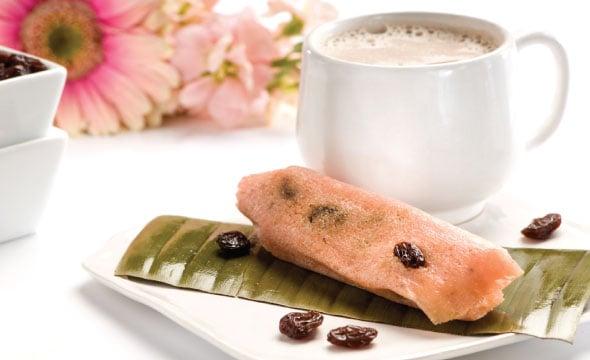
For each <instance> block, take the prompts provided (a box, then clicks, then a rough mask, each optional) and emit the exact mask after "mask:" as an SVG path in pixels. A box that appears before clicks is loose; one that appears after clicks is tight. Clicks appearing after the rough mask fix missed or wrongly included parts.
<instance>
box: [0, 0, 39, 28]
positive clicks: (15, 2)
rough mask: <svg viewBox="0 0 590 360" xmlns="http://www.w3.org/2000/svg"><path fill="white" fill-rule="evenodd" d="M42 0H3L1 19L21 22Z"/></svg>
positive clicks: (0, 10) (0, 7) (0, 8)
mask: <svg viewBox="0 0 590 360" xmlns="http://www.w3.org/2000/svg"><path fill="white" fill-rule="evenodd" d="M39 1H40V0H1V1H0V19H5V20H9V21H13V22H15V23H19V25H20V22H21V21H22V20H23V19H24V17H25V16H26V15H27V13H28V12H29V11H30V10H31V9H32V8H33V7H34V6H35V5H36V4H37V3H38V2H39Z"/></svg>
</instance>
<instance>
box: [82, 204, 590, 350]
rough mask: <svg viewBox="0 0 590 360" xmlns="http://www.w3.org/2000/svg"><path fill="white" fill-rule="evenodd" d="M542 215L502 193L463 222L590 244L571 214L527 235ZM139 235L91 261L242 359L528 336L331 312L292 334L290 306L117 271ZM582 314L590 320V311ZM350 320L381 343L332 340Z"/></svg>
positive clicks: (108, 278) (501, 235)
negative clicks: (310, 333) (286, 322)
mask: <svg viewBox="0 0 590 360" xmlns="http://www.w3.org/2000/svg"><path fill="white" fill-rule="evenodd" d="M540 215H543V214H536V213H534V212H531V210H527V209H526V207H524V206H521V205H519V204H516V203H515V202H514V201H512V200H510V199H507V198H500V197H498V198H496V200H495V201H494V202H493V203H491V204H489V205H488V206H487V208H486V210H485V211H484V213H483V214H482V215H480V216H479V217H478V218H476V219H475V220H473V221H471V222H469V223H467V224H465V225H464V226H463V227H465V228H466V229H468V230H470V231H472V232H474V233H477V234H480V235H482V236H484V237H486V238H488V239H490V240H492V241H496V242H499V243H501V244H502V245H506V246H520V247H522V246H535V247H538V246H543V247H553V248H580V249H586V248H587V247H588V245H587V243H588V240H589V239H588V237H589V234H588V228H587V227H585V226H582V225H578V224H573V223H569V222H567V221H564V223H563V224H562V226H561V228H560V230H558V231H557V232H556V234H555V235H556V236H555V237H554V238H553V239H552V240H549V241H547V242H544V243H532V242H529V241H527V240H523V239H522V238H521V237H520V235H519V230H520V228H521V227H523V226H524V225H526V224H527V223H528V222H529V221H530V220H531V217H533V216H540ZM136 234H137V231H130V232H126V233H121V234H119V235H117V236H115V237H114V238H112V239H111V240H110V241H109V242H108V243H107V244H106V245H105V246H104V248H102V249H101V250H100V251H99V252H98V253H96V254H95V255H93V256H91V257H90V258H89V259H87V260H86V261H85V262H84V264H83V266H84V268H85V269H86V270H87V271H88V272H89V273H90V274H91V275H92V276H93V277H95V278H96V279H97V280H98V281H100V282H101V283H103V284H105V285H106V286H108V287H110V288H112V289H114V290H116V291H118V292H120V293H121V294H123V295H125V296H127V297H129V298H131V299H133V300H136V301H138V302H140V303H142V304H145V305H147V306H149V307H151V308H153V309H155V310H156V311H159V312H160V313H162V314H164V315H165V316H167V317H168V318H170V319H171V320H173V321H175V322H177V323H178V324H180V325H181V326H183V327H185V328H186V329H188V330H189V331H191V332H193V333H195V334H196V335H198V336H200V337H202V338H203V339H205V340H206V341H208V342H210V343H212V344H213V345H215V346H217V347H219V348H220V349H221V350H223V351H225V352H227V353H228V354H230V355H232V356H234V357H236V358H238V359H259V360H275V359H284V360H300V359H309V360H316V359H317V360H319V359H322V360H330V359H338V360H341V359H347V360H348V359H350V360H381V359H382V360H385V359H387V360H391V359H398V360H402V359H448V358H451V357H455V356H460V355H465V354H470V353H474V352H478V351H483V350H487V349H490V348H494V347H498V346H502V345H506V344H511V343H515V342H519V341H523V340H526V339H527V338H528V337H527V336H524V335H515V334H502V335H494V336H477V337H471V336H456V335H447V334H439V333H433V332H427V331H420V330H410V329H404V328H399V327H395V326H391V325H384V324H375V323H367V322H363V321H357V320H350V319H345V318H341V317H336V316H329V315H328V316H325V317H324V324H323V325H322V326H321V327H320V328H319V331H318V333H317V334H316V336H315V338H313V339H310V340H306V341H302V342H301V341H292V340H290V339H287V338H286V337H284V336H282V335H280V334H279V331H278V321H279V319H280V318H281V317H282V316H283V315H284V314H286V313H287V312H288V311H289V310H288V309H287V308H285V307H281V306H276V305H270V304H263V303H258V302H255V301H249V300H242V299H237V298H231V297H226V296H219V295H211V294H206V293H202V292H199V291H193V290H185V289H178V288H173V287H170V286H166V285H161V284H157V283H154V282H148V281H140V280H129V279H126V278H122V277H117V276H114V275H113V272H114V270H115V267H116V266H117V264H118V262H119V259H120V258H121V256H122V255H123V253H124V252H125V250H126V249H127V246H128V245H129V243H130V242H131V241H132V240H133V238H134V237H135V235H136ZM500 239H501V241H500ZM581 321H582V322H590V313H589V312H588V311H586V312H585V313H584V315H583V316H582V319H581ZM345 324H359V325H366V326H371V327H374V328H376V329H377V330H378V331H379V336H378V337H377V339H376V340H375V341H374V344H373V345H371V346H369V347H368V348H366V349H363V350H348V349H341V348H336V347H334V346H332V345H330V344H329V343H328V342H327V341H326V340H325V338H326V335H327V332H328V331H329V329H332V328H335V327H338V326H342V325H345ZM547 341H552V340H547Z"/></svg>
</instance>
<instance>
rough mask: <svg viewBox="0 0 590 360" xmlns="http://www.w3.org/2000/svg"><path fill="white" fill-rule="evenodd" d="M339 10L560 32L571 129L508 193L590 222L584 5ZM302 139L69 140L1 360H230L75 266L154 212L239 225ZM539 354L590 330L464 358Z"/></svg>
mask: <svg viewBox="0 0 590 360" xmlns="http://www.w3.org/2000/svg"><path fill="white" fill-rule="evenodd" d="M230 2H231V4H230ZM238 3H246V1H241V2H240V1H235V0H231V1H227V0H226V1H225V3H222V5H223V9H224V10H231V9H232V8H234V7H237V6H238V5H239V4H238ZM334 3H335V4H336V5H337V6H338V7H339V9H340V13H341V15H342V16H343V17H347V16H353V15H358V14H362V13H371V12H385V11H401V10H430V11H445V12H455V13H462V14H469V15H474V16H478V17H483V18H487V19H490V20H492V21H495V22H498V23H500V24H502V25H504V26H506V27H507V28H508V29H510V30H514V31H517V32H518V31H521V30H532V29H534V30H538V29H543V30H547V31H548V32H551V33H553V34H554V35H556V36H557V37H558V38H559V39H560V40H561V41H562V42H563V44H564V46H565V47H566V49H567V50H568V53H569V56H570V61H571V74H572V79H571V88H570V89H571V96H570V101H569V104H568V108H567V112H566V115H565V118H564V122H563V124H562V126H561V128H560V129H559V130H558V132H557V133H556V135H555V136H554V137H553V138H551V139H550V140H549V141H548V142H547V143H546V144H545V145H544V146H543V147H542V148H540V149H538V150H536V151H534V152H532V153H530V154H528V155H527V156H526V157H525V158H524V159H523V161H522V163H521V166H520V167H519V169H518V170H517V172H516V173H515V174H514V176H513V177H512V179H511V181H510V183H509V184H507V187H510V188H512V189H515V191H517V192H518V193H519V194H521V197H523V198H526V199H527V200H529V201H530V202H533V203H536V204H540V205H542V206H544V207H545V208H546V209H547V210H548V211H558V212H561V213H562V214H563V215H564V216H567V217H568V218H569V219H571V220H574V221H576V222H581V223H585V224H590V216H589V214H590V202H589V201H590V190H589V184H590V173H589V171H588V168H589V164H590V161H589V157H590V117H589V111H588V105H589V103H590V86H589V83H588V81H589V80H590V76H589V75H590V69H589V66H590V48H589V46H590V45H588V44H589V40H588V33H589V32H588V25H589V22H590V21H589V20H588V12H587V11H585V9H584V2H582V1H577V2H574V1H546V2H541V1H529V0H527V1H524V0H520V1H485V2H484V1H474V0H465V1H450V0H448V1H442V0H438V1H417V0H411V1H404V0H397V1H385V0H384V1H377V0H363V1H335V2H334ZM546 55H547V54H546V53H545V52H544V51H542V50H535V49H531V50H530V51H528V53H527V54H524V55H523V60H522V63H524V64H521V66H520V67H519V72H518V74H519V78H520V81H521V86H520V87H519V88H520V95H519V97H518V101H519V102H520V104H521V105H522V106H521V108H522V109H521V110H520V111H519V112H518V114H519V115H518V116H517V117H516V119H515V122H516V123H518V126H519V127H521V128H522V129H523V132H526V131H527V130H528V131H529V132H532V131H533V129H534V128H535V126H536V125H537V124H539V123H540V122H541V121H542V117H543V114H544V113H545V112H546V109H547V108H548V106H549V99H550V98H549V96H550V94H551V90H552V83H551V81H552V74H553V72H552V70H551V61H550V59H549V58H547V57H546ZM293 134H294V133H293V130H292V127H289V126H282V127H274V128H270V129H253V130H241V131H235V132H220V131H218V130H216V129H215V128H214V127H211V126H208V125H206V124H202V123H195V122H180V121H174V122H172V123H171V124H170V126H168V127H167V128H164V129H157V130H150V131H147V132H144V133H139V134H137V133H131V134H123V135H119V136H115V137H109V138H89V137H85V138H79V139H74V140H72V141H71V143H70V145H69V149H68V152H67V154H66V157H65V159H64V162H63V164H62V168H61V172H60V174H59V177H58V179H57V183H56V187H55V189H54V192H53V194H52V199H51V202H50V204H49V206H48V209H47V211H46V214H45V217H44V219H43V222H42V224H41V226H40V228H39V231H38V234H37V235H35V236H31V237H28V238H24V239H20V240H17V241H13V242H9V243H6V244H3V245H0V359H13V358H52V359H70V358H72V359H76V358H84V359H144V360H147V359H208V360H222V359H223V360H226V359H230V358H229V357H228V356H227V355H225V354H223V353H221V352H220V351H218V350H216V349H215V348H213V347H212V346H210V345H208V344H207V343H205V342H204V341H202V340H200V339H199V338H198V337H196V336H193V335H192V334H190V333H189V332H187V331H185V330H184V329H182V328H180V327H179V326H177V325H175V324H174V323H172V322H171V321H169V320H168V319H166V318H164V317H163V316H161V315H159V314H158V313H156V312H154V311H152V310H150V309H148V308H146V307H144V306H142V305H139V304H137V303H135V302H133V301H131V300H129V299H127V298H125V297H123V296H121V295H119V294H117V293H115V292H113V291H112V290H109V289H107V288H105V287H103V286H101V285H99V284H98V283H96V282H95V281H93V280H91V279H90V278H89V276H88V275H87V274H86V273H85V272H84V271H83V270H82V268H81V267H80V263H81V261H82V260H83V259H84V258H85V257H87V256H88V255H90V254H91V253H93V252H94V251H96V250H97V249H98V248H99V247H100V246H101V245H102V244H103V243H104V242H105V241H106V240H107V239H108V238H109V237H110V236H111V235H113V234H114V233H116V232H119V231H121V230H124V229H128V228H131V227H134V226H138V225H142V224H144V223H145V222H147V221H148V220H149V219H151V218H152V217H154V216H156V215H158V214H164V213H166V214H182V215H188V216H195V217H205V218H212V219H223V220H234V219H238V218H240V214H239V213H238V212H237V210H236V209H235V207H234V202H235V200H234V192H235V189H236V184H237V182H238V180H239V178H240V177H241V176H242V175H245V174H248V173H251V172H255V171H261V170H267V169H271V168H275V167H283V166H286V165H290V164H298V163H301V160H300V158H299V154H298V151H297V147H296V142H295V139H294V136H293ZM523 141H524V140H523ZM0 176H1V174H0ZM0 201H1V199H0ZM0 221H4V220H3V219H0ZM588 242H589V245H590V237H589V239H588ZM589 271H590V269H589ZM532 354H534V357H535V358H536V359H538V360H543V359H590V326H582V327H581V328H580V329H579V331H578V335H577V337H576V342H575V345H573V346H571V345H567V344H563V343H559V342H553V341H541V340H531V341H527V342H524V343H521V344H517V345H512V346H506V347H504V348H500V349H496V350H491V351H487V352H484V353H480V354H476V355H472V356H469V357H464V358H462V359H464V360H466V359H490V360H491V359H494V360H495V359H519V360H520V359H526V358H530V357H531V356H532Z"/></svg>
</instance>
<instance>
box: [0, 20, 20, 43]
mask: <svg viewBox="0 0 590 360" xmlns="http://www.w3.org/2000/svg"><path fill="white" fill-rule="evenodd" d="M19 30H20V28H19V24H18V23H15V22H10V21H9V20H2V19H0V44H1V45H4V46H8V47H10V48H13V49H20V48H21V44H20V39H19V36H18V33H19Z"/></svg>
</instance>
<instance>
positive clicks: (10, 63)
mask: <svg viewBox="0 0 590 360" xmlns="http://www.w3.org/2000/svg"><path fill="white" fill-rule="evenodd" d="M43 70H47V67H45V65H43V63H42V62H41V61H39V60H37V59H33V58H30V57H27V56H24V55H20V54H11V53H7V52H2V51H0V80H4V79H10V78H13V77H17V76H22V75H27V74H32V73H35V72H39V71H43Z"/></svg>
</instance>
